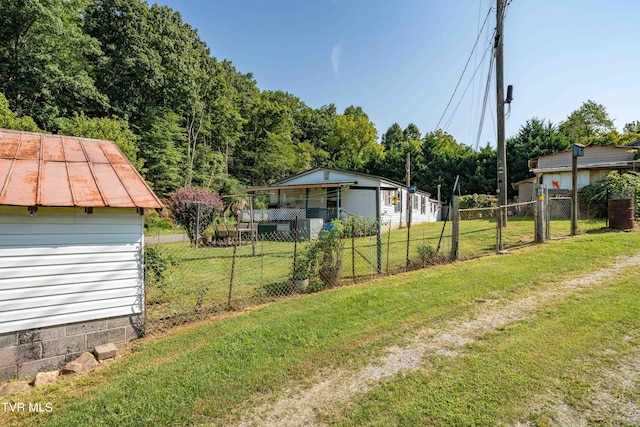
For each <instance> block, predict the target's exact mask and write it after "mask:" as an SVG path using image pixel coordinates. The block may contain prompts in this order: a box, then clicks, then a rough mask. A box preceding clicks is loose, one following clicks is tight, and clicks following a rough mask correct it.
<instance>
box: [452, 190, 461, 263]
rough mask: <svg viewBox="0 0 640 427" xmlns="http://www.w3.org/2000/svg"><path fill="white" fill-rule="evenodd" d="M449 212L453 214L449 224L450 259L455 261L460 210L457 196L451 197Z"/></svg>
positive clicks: (458, 238) (458, 237)
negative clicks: (450, 227)
mask: <svg viewBox="0 0 640 427" xmlns="http://www.w3.org/2000/svg"><path fill="white" fill-rule="evenodd" d="M451 212H452V214H453V217H452V221H451V225H452V230H451V260H452V261H457V260H458V256H459V255H460V254H459V243H460V211H459V210H458V196H453V199H451Z"/></svg>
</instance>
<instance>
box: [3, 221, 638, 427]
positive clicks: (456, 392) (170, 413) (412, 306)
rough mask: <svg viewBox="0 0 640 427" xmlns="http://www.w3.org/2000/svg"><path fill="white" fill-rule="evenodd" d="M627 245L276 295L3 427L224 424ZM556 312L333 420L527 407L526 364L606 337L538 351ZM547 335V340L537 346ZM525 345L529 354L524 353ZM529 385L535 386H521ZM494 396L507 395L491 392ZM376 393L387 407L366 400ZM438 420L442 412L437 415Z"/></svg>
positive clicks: (603, 242)
mask: <svg viewBox="0 0 640 427" xmlns="http://www.w3.org/2000/svg"><path fill="white" fill-rule="evenodd" d="M639 243H640V233H631V234H626V233H613V234H598V235H587V236H582V237H579V238H576V239H573V240H567V241H562V242H553V243H550V244H547V245H544V246H538V247H534V248H529V249H526V250H522V251H519V252H516V253H513V254H510V255H508V256H500V257H498V256H494V257H488V258H484V259H479V260H474V261H469V262H464V263H459V264H456V265H449V266H443V267H440V268H437V269H431V270H426V271H418V272H414V273H411V274H404V275H400V276H396V277H392V278H388V279H385V280H379V281H376V282H374V283H372V284H369V285H366V286H364V285H361V286H354V287H349V288H342V289H337V290H332V291H329V292H325V293H323V294H320V295H314V296H308V297H300V298H296V299H291V300H287V301H282V302H278V303H275V304H272V305H269V306H265V307H262V308H259V309H256V310H252V311H249V312H247V313H243V314H241V315H239V316H235V317H231V318H227V319H224V320H220V321H217V322H213V323H209V324H203V325H199V326H196V327H193V328H189V329H186V330H184V331H179V332H176V333H173V334H170V335H168V336H166V337H163V338H162V339H148V340H146V341H143V342H141V343H140V344H139V345H137V346H136V347H135V349H134V350H135V351H134V352H133V353H132V354H131V355H129V356H128V357H126V358H125V359H124V360H121V361H119V362H117V363H112V364H110V365H108V366H106V367H105V368H104V369H101V370H99V371H98V372H96V373H94V374H93V375H92V376H91V377H86V378H81V379H65V380H63V381H61V382H59V383H57V384H55V385H53V386H52V387H50V388H48V389H45V390H39V391H36V392H33V393H32V394H30V395H26V396H24V397H23V400H24V401H32V402H34V401H39V402H52V403H53V405H54V412H53V414H42V415H34V416H29V415H26V414H20V415H15V416H13V417H11V416H7V415H4V418H5V419H3V420H2V421H6V422H14V423H16V424H25V423H27V422H28V423H29V424H31V423H32V424H36V425H38V424H44V425H60V426H71V425H85V424H87V423H90V424H91V425H120V426H123V425H185V424H188V423H204V422H206V423H214V424H220V425H226V424H228V423H230V422H233V421H234V420H235V421H237V420H238V419H239V418H241V416H242V414H243V412H244V411H245V410H246V409H247V408H248V407H251V406H252V404H254V403H255V402H261V401H262V399H263V397H264V396H269V395H272V394H273V395H275V396H277V395H278V393H279V390H281V389H283V388H286V387H289V386H292V385H295V384H298V383H301V382H304V381H305V378H307V377H309V376H312V375H314V374H316V373H317V372H318V371H319V370H320V369H330V368H331V367H337V366H341V367H345V368H352V369H355V368H358V367H362V366H364V365H366V364H367V363H368V362H369V361H370V360H371V359H370V358H371V357H372V356H375V355H378V354H379V353H380V350H381V349H383V348H384V347H386V346H388V345H390V344H393V343H401V342H402V340H403V339H404V337H406V336H408V334H410V333H411V332H412V331H415V330H416V329H417V328H420V327H423V326H425V325H429V327H431V328H436V329H437V327H438V325H439V324H441V323H442V322H445V321H447V320H449V319H452V318H455V317H456V316H458V315H460V314H461V313H463V312H465V311H466V310H469V309H472V308H473V307H475V306H477V305H478V304H481V302H480V301H481V300H484V299H495V298H508V297H509V296H510V295H512V294H513V292H515V291H518V290H523V289H524V290H526V289H527V288H535V287H536V285H537V284H539V283H543V282H547V283H548V282H552V281H555V280H562V279H563V278H567V277H571V276H572V275H574V274H583V273H584V272H585V271H587V270H592V269H596V268H598V267H602V266H604V265H607V264H609V263H610V262H611V261H612V257H613V256H615V255H619V254H631V253H635V252H637V250H638V249H637V248H638V247H639V246H640V245H639ZM618 286H619V287H620V288H619V289H617V291H618V292H622V291H624V292H631V291H632V289H629V288H631V286H629V284H628V283H627V284H625V283H621V284H619V285H618ZM624 286H627V287H626V288H625V287H624ZM603 292H604V291H603ZM611 292H612V293H613V294H612V295H611V296H610V297H609V298H615V297H616V295H618V294H616V289H615V288H612V291H611ZM596 298H600V299H598V300H597V301H599V302H598V303H599V304H600V305H601V306H602V310H604V311H603V313H604V312H611V310H613V309H614V308H615V309H616V310H617V309H618V308H620V307H622V308H623V309H624V310H626V311H625V313H626V314H625V315H624V316H623V321H624V322H626V323H629V322H631V324H635V326H636V327H637V326H638V317H639V316H638V312H637V306H631V305H628V304H627V305H623V304H619V306H620V307H618V306H616V305H614V306H610V301H609V300H607V297H605V296H600V295H596ZM617 298H618V300H620V298H619V296H618V297H617ZM635 300H636V301H638V300H640V298H636V299H635ZM579 303H580V301H576V302H575V304H579ZM583 304H587V302H584V303H583ZM567 307H569V306H567ZM557 310H558V313H560V314H562V316H560V319H565V320H564V321H565V322H566V324H564V325H563V327H564V328H565V329H566V330H567V331H569V332H570V331H571V330H572V328H573V325H574V324H575V323H574V320H575V319H573V316H578V315H580V313H584V315H585V316H586V313H587V312H588V311H586V310H583V307H580V306H577V308H574V309H569V308H563V307H558V308H557ZM562 310H565V311H566V312H563V311H562ZM607 310H608V311H607ZM563 313H564V314H563ZM598 316H600V315H599V314H598ZM602 316H605V315H604V314H603V315H602ZM556 317H557V316H554V315H553V313H551V312H550V313H549V314H548V315H547V316H543V317H542V318H540V319H539V320H538V321H536V322H539V323H536V322H533V323H527V322H525V323H524V324H523V325H521V326H517V327H515V328H513V329H512V330H510V331H509V333H508V334H498V335H496V336H492V337H488V338H487V340H486V341H483V342H482V343H481V344H478V345H476V346H475V347H473V348H472V351H471V352H470V353H469V354H468V355H465V356H464V357H460V358H457V359H443V360H441V361H439V362H437V363H438V364H437V366H435V365H434V366H431V367H429V368H428V369H427V371H425V372H426V373H425V372H419V373H415V374H411V375H408V376H406V377H404V378H400V379H396V380H393V381H391V382H390V383H388V385H385V386H384V387H383V388H381V389H380V390H379V391H376V392H375V393H373V394H370V395H369V396H365V397H363V398H362V399H361V400H360V401H358V402H356V404H355V406H354V408H353V411H352V413H350V414H346V413H345V414H335V415H334V416H335V417H336V418H333V420H334V421H336V422H337V423H339V424H342V423H345V424H353V425H358V424H362V423H372V424H376V423H381V424H387V423H393V422H396V423H398V424H405V421H406V422H407V423H416V424H425V423H433V424H438V423H440V424H443V425H446V424H451V422H452V421H455V422H456V423H459V424H461V425H462V424H473V423H476V424H494V423H495V422H496V421H498V420H506V421H508V420H509V419H511V418H513V417H516V416H517V417H520V416H522V415H523V414H525V413H526V408H527V407H528V405H527V402H528V401H529V399H532V398H535V397H536V396H537V394H538V390H540V389H541V388H544V387H545V386H543V385H542V384H543V383H544V378H542V379H540V378H536V375H535V374H533V370H532V368H531V366H533V367H535V366H538V367H540V368H542V367H544V370H545V371H546V370H547V365H548V364H550V363H551V364H557V367H555V368H554V369H556V370H557V372H556V371H554V370H551V371H549V374H548V375H550V376H553V375H555V374H556V373H561V372H564V368H575V369H577V368H576V363H575V359H576V357H575V354H584V350H585V349H587V348H589V347H590V346H591V345H592V344H593V345H597V346H606V345H608V344H609V342H608V341H607V340H603V336H609V335H610V334H609V331H607V330H606V328H607V327H609V326H606V325H608V323H607V322H604V323H603V324H604V325H605V326H606V327H605V326H603V329H602V330H600V329H598V330H597V331H596V332H594V334H585V336H584V337H583V338H581V339H577V340H575V341H570V342H569V344H567V346H566V348H565V349H564V350H563V351H558V352H548V351H546V350H545V349H547V348H550V349H555V348H556V347H558V346H556V345H555V344H554V343H553V341H554V340H555V341H560V342H561V343H564V342H565V341H564V339H563V338H562V336H560V335H559V334H557V333H556V332H555V331H554V328H557V327H558V325H556V324H554V323H553V322H555V321H556ZM609 317H610V316H609ZM545 319H546V320H545ZM578 320H581V319H578ZM545 321H546V322H547V323H545ZM560 321H561V320H558V322H560ZM581 321H583V322H586V321H590V320H589V319H587V320H581ZM626 323H625V324H626ZM616 325H618V324H617V323H615V322H614V326H611V328H613V329H616V328H617V327H618V326H619V325H618V326H616ZM616 330H617V329H616ZM539 331H541V332H539ZM619 333H622V332H619ZM619 333H618V335H619ZM613 336H614V337H615V336H616V335H613ZM540 337H542V338H540ZM546 338H549V339H550V340H551V341H552V342H551V344H547V345H546V346H545V345H542V344H545V343H547V341H546ZM518 340H520V341H521V342H518ZM611 344H612V345H613V343H611ZM559 347H562V346H559ZM609 347H610V346H609ZM532 348H534V349H536V351H530V350H531V349H532ZM585 363H586V364H587V365H586V366H588V365H589V363H591V362H590V361H589V359H587V361H586V362H585ZM554 366H556V365H554ZM585 369H586V368H585ZM495 372H500V373H504V374H505V375H494V373H495ZM433 373H437V374H438V375H437V378H438V379H437V381H436V382H435V383H432V380H431V378H432V374H433ZM545 375H547V374H545ZM560 378H562V376H560ZM427 379H428V381H427ZM532 384H533V385H534V386H535V387H533V388H531V389H530V388H529V387H531V385H532ZM553 387H555V389H554V390H555V391H557V392H558V393H560V394H561V393H562V392H564V390H565V388H567V390H569V392H571V391H572V390H573V388H571V386H570V384H569V385H565V382H563V381H559V383H558V384H557V385H554V386H553ZM478 390H480V391H481V392H482V393H478ZM505 391H506V392H507V393H508V398H507V402H506V403H505V402H504V397H500V396H504V395H505ZM413 393H419V394H421V395H422V396H427V397H426V398H425V399H424V400H426V401H427V403H425V404H424V405H421V401H422V400H423V398H422V397H421V398H420V399H417V400H416V399H415V398H414V399H413V400H408V399H405V396H406V395H410V394H413ZM569 394H571V393H569ZM429 396H433V397H429ZM447 396H449V397H447ZM451 396H453V397H451ZM483 399H488V401H489V403H490V404H489V405H487V407H488V408H489V409H487V410H483V409H478V408H481V407H484V406H485V403H483V402H484V400H483ZM385 401H388V402H391V403H392V407H396V408H397V409H393V410H389V409H388V408H387V407H386V405H384V404H379V403H377V402H385ZM405 401H406V404H405V405H403V402H405ZM429 402H430V403H429ZM385 408H386V409H385ZM522 408H525V409H524V410H523V409H522ZM436 409H437V410H436ZM448 414H453V417H454V418H451V419H449V418H447V417H449V416H450V415H448ZM467 414H468V415H467ZM525 415H527V416H529V415H528V414H525Z"/></svg>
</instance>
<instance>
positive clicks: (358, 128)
mask: <svg viewBox="0 0 640 427" xmlns="http://www.w3.org/2000/svg"><path fill="white" fill-rule="evenodd" d="M377 137H378V132H377V130H376V128H375V126H374V124H373V123H371V121H370V120H369V117H368V116H367V115H366V114H365V113H364V111H362V108H361V107H354V106H350V107H347V108H346V109H345V111H344V114H342V115H339V116H337V117H336V118H335V120H334V122H333V127H332V132H331V135H330V136H329V137H328V138H327V148H328V152H329V162H330V163H329V164H330V165H331V166H332V167H335V168H338V169H349V170H356V171H364V170H365V166H366V164H367V163H368V162H369V161H370V160H371V159H373V158H375V157H376V156H380V155H381V154H382V153H383V151H384V148H383V146H382V145H380V144H378V142H377Z"/></svg>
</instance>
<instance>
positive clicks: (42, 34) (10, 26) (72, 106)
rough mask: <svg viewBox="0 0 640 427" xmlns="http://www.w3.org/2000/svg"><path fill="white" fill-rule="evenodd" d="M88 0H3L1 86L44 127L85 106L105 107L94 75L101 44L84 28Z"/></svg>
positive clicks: (20, 110) (17, 106) (19, 109)
mask: <svg viewBox="0 0 640 427" xmlns="http://www.w3.org/2000/svg"><path fill="white" fill-rule="evenodd" d="M87 3H88V1H86V0H46V1H44V0H20V1H17V0H7V1H3V2H0V91H1V92H4V94H5V95H6V97H7V98H8V99H9V101H10V103H11V105H12V106H13V108H14V110H15V111H16V113H17V114H18V115H29V116H31V117H33V118H34V120H35V121H36V123H38V125H39V126H41V127H43V128H44V129H47V130H51V129H54V128H55V119H56V118H57V117H59V116H70V115H71V114H72V113H73V112H79V111H81V110H87V111H96V110H102V109H104V108H105V107H106V106H107V105H108V100H107V98H106V97H105V96H104V95H103V94H102V93H100V92H99V90H98V89H97V88H96V86H95V84H94V80H93V78H92V77H91V73H90V71H91V68H92V63H93V62H94V61H96V62H99V61H100V58H101V50H100V46H99V43H98V41H97V40H96V39H94V38H93V37H91V36H90V35H89V34H87V33H85V32H84V31H83V21H82V16H83V14H84V10H85V6H86V4H87Z"/></svg>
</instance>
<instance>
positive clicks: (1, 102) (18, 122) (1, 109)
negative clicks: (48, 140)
mask: <svg viewBox="0 0 640 427" xmlns="http://www.w3.org/2000/svg"><path fill="white" fill-rule="evenodd" d="M0 128H4V129H13V130H26V131H31V132H42V131H41V130H40V128H38V125H36V122H34V121H33V119H32V118H31V117H29V116H23V117H18V115H17V114H16V113H14V112H13V111H11V110H10V109H9V101H7V98H5V96H4V95H3V94H2V93H1V92H0Z"/></svg>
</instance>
